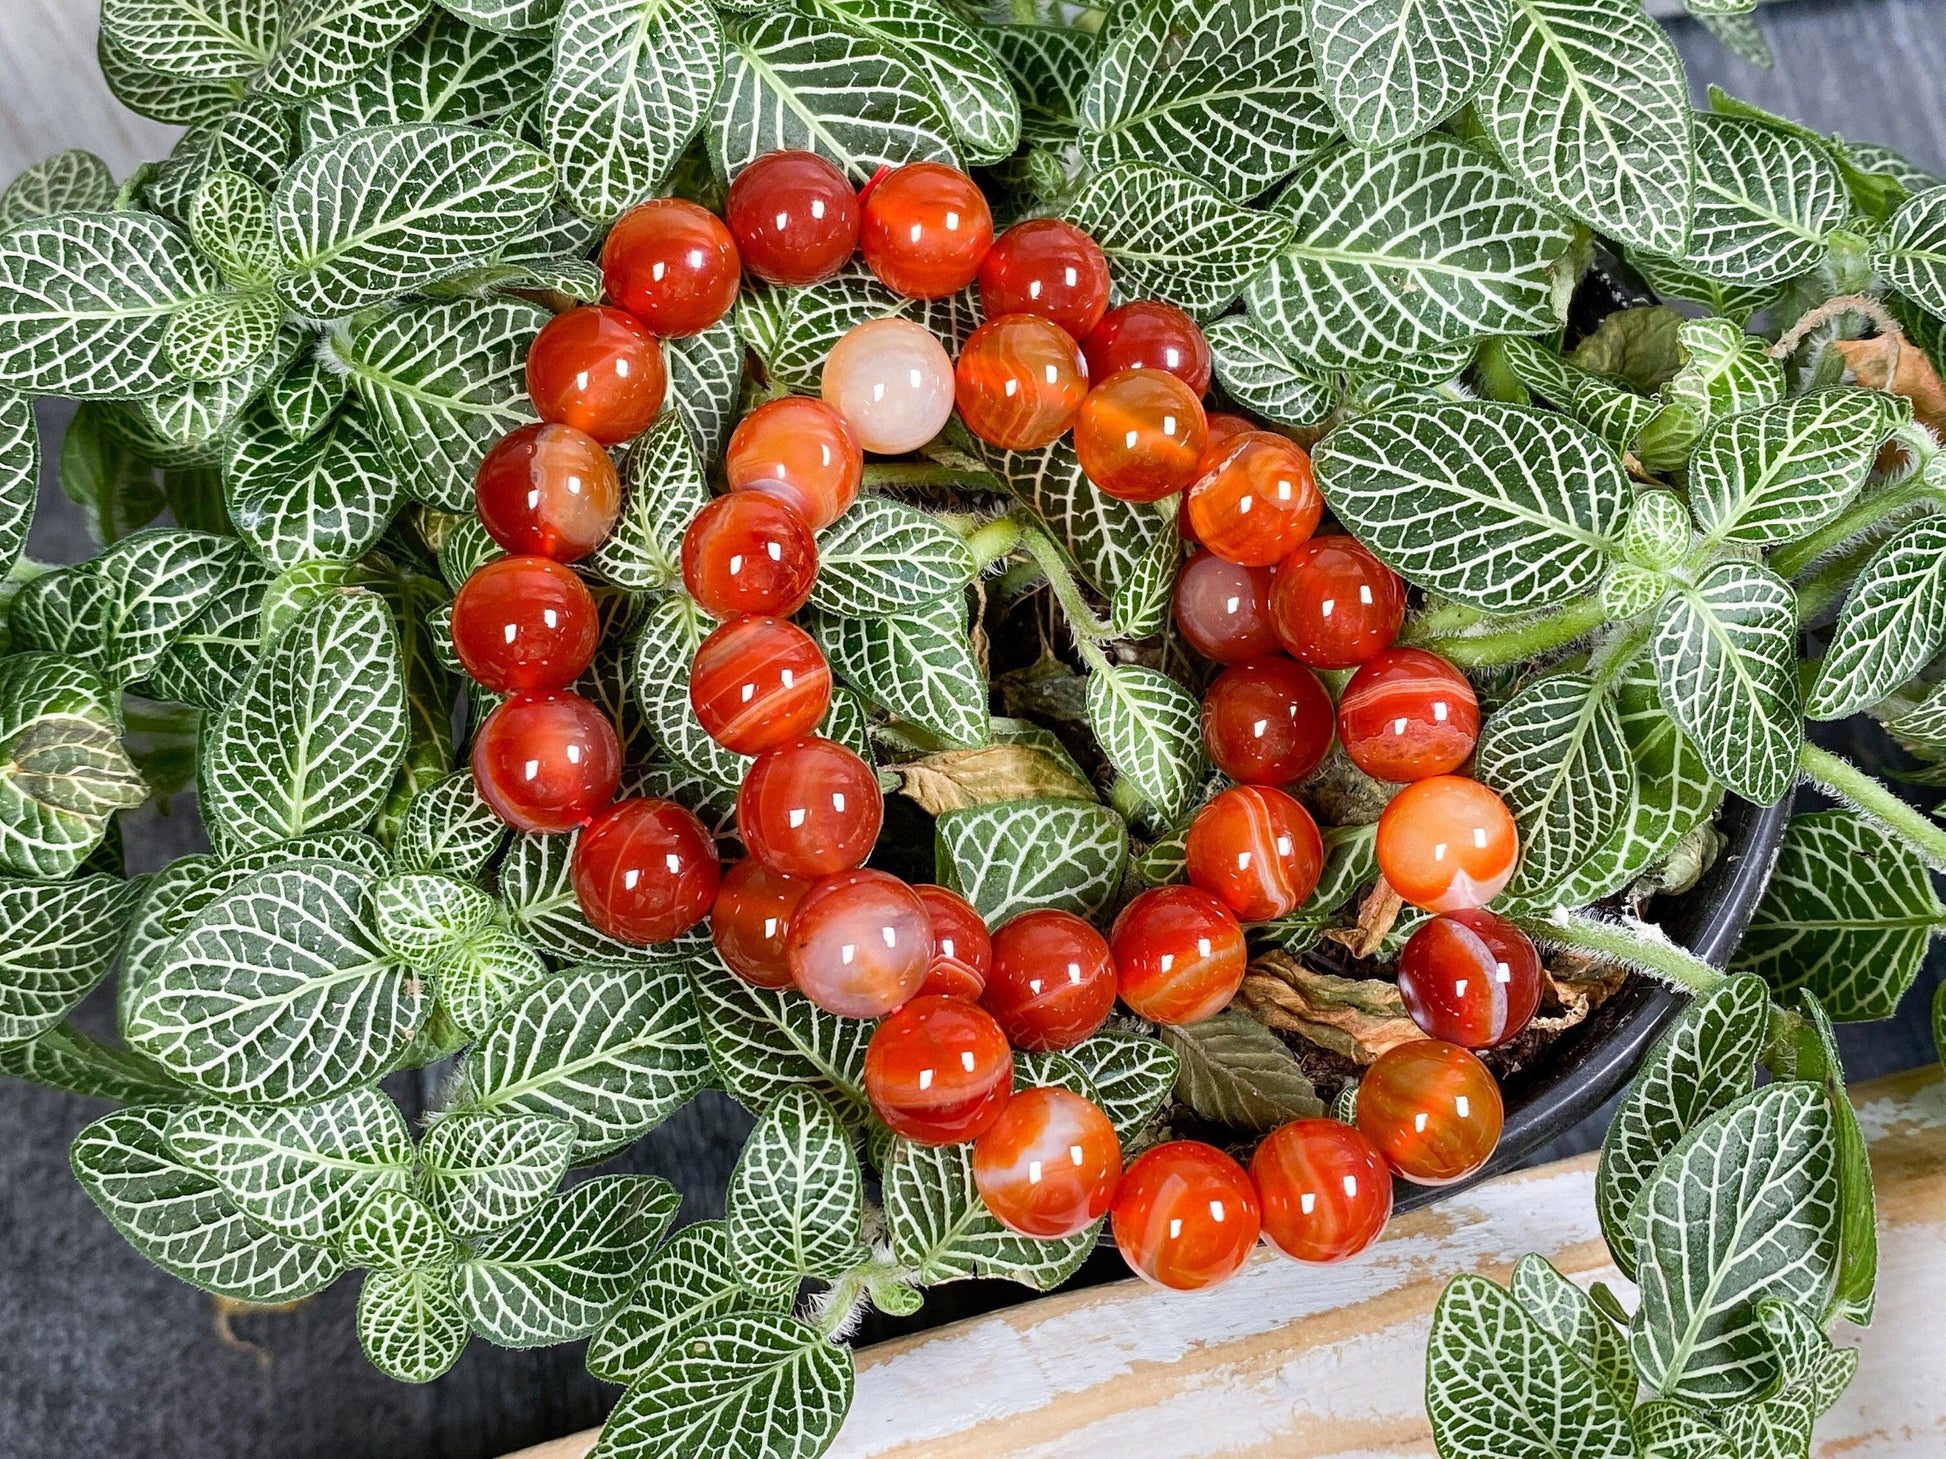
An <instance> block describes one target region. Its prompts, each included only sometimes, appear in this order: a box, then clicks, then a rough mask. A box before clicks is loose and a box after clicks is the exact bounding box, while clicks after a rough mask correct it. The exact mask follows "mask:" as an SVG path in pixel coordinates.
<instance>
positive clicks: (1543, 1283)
mask: <svg viewBox="0 0 1946 1459" xmlns="http://www.w3.org/2000/svg"><path fill="white" fill-rule="evenodd" d="M1507 1286H1508V1290H1509V1291H1511V1292H1512V1293H1513V1297H1514V1301H1516V1302H1518V1303H1519V1304H1520V1305H1521V1306H1522V1307H1523V1308H1525V1309H1526V1311H1527V1315H1528V1316H1530V1317H1532V1318H1533V1319H1534V1320H1535V1321H1536V1322H1538V1323H1539V1324H1540V1325H1541V1326H1542V1327H1543V1328H1545V1329H1546V1330H1547V1331H1548V1333H1549V1334H1550V1335H1551V1336H1552V1337H1553V1338H1554V1339H1555V1340H1556V1341H1558V1342H1560V1343H1562V1344H1563V1345H1565V1346H1566V1347H1567V1349H1568V1351H1569V1352H1571V1353H1573V1354H1574V1356H1575V1357H1577V1358H1579V1359H1580V1360H1581V1361H1582V1363H1584V1364H1585V1365H1586V1366H1587V1367H1588V1368H1590V1369H1591V1370H1593V1372H1594V1374H1595V1376H1596V1377H1597V1378H1599V1379H1601V1380H1602V1382H1603V1383H1604V1384H1605V1385H1606V1386H1607V1388H1608V1390H1609V1392H1610V1393H1612V1394H1613V1395H1614V1396H1615V1398H1617V1399H1618V1400H1620V1401H1621V1402H1622V1403H1623V1404H1624V1405H1629V1404H1633V1403H1634V1401H1635V1390H1636V1387H1637V1384H1636V1378H1635V1367H1634V1365H1633V1364H1632V1363H1630V1361H1629V1356H1628V1342H1627V1340H1626V1339H1625V1338H1624V1337H1623V1336H1622V1334H1621V1332H1620V1331H1619V1330H1618V1329H1617V1328H1616V1326H1615V1324H1614V1323H1613V1322H1611V1321H1609V1320H1608V1318H1607V1316H1606V1315H1605V1314H1603V1313H1602V1312H1601V1311H1600V1310H1599V1309H1598V1308H1597V1307H1596V1306H1595V1304H1594V1303H1593V1301H1592V1300H1590V1298H1589V1296H1588V1294H1587V1293H1586V1292H1584V1291H1582V1290H1581V1288H1579V1287H1577V1286H1576V1285H1575V1284H1574V1283H1573V1282H1571V1281H1569V1280H1568V1279H1567V1278H1566V1277H1564V1276H1562V1275H1561V1274H1560V1273H1559V1272H1558V1271H1556V1270H1555V1269H1554V1268H1553V1266H1551V1265H1550V1264H1549V1263H1548V1261H1547V1258H1545V1257H1543V1256H1537V1255H1534V1254H1533V1253H1531V1252H1530V1253H1529V1254H1528V1255H1526V1256H1523V1257H1522V1258H1521V1259H1520V1260H1519V1261H1518V1262H1516V1263H1515V1264H1514V1274H1513V1279H1512V1280H1511V1281H1510V1282H1509V1283H1508V1284H1507Z"/></svg>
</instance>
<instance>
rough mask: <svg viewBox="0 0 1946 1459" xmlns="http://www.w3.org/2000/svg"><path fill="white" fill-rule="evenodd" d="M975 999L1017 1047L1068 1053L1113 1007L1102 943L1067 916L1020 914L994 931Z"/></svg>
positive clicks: (1110, 964) (1110, 962) (1046, 910)
mask: <svg viewBox="0 0 1946 1459" xmlns="http://www.w3.org/2000/svg"><path fill="white" fill-rule="evenodd" d="M980 1002H981V1003H982V1004H983V1005H985V1007H986V1010H987V1012H989V1013H991V1014H992V1015H993V1016H994V1017H995V1018H996V1019H998V1020H999V1021H1000V1027H1001V1028H1002V1029H1004V1030H1005V1031H1006V1035H1007V1040H1008V1042H1009V1043H1011V1044H1012V1045H1013V1046H1014V1047H1015V1048H1017V1049H1031V1050H1044V1049H1071V1048H1073V1047H1074V1046H1075V1045H1076V1044H1078V1043H1080V1042H1081V1041H1082V1040H1083V1039H1085V1038H1086V1037H1088V1035H1089V1034H1091V1033H1093V1032H1094V1031H1095V1030H1096V1029H1098V1028H1100V1027H1101V1026H1102V1023H1103V1022H1104V1021H1105V1020H1106V1019H1107V1017H1108V1012H1109V1010H1110V1009H1111V1008H1113V1007H1114V1006H1115V963H1114V959H1113V958H1112V957H1111V956H1110V955H1109V951H1108V943H1107V940H1106V939H1105V938H1103V937H1102V935H1101V934H1100V933H1099V932H1097V931H1095V929H1094V928H1093V927H1091V926H1090V925H1089V924H1088V923H1086V922H1084V921H1082V920H1081V919H1080V918H1079V917H1077V916H1075V915H1074V913H1072V912H1063V911H1059V910H1057V909H1055V908H1052V907H1043V908H1041V909H1039V910H1037V911H1033V912H1023V913H1021V915H1020V916H1018V917H1015V918H1013V919H1011V920H1010V921H1008V922H1006V923H1003V924H1002V925H1001V927H1000V929H999V931H997V932H995V933H994V934H993V970H992V971H991V972H990V973H988V974H987V983H986V988H985V990H984V991H982V992H981V994H980Z"/></svg>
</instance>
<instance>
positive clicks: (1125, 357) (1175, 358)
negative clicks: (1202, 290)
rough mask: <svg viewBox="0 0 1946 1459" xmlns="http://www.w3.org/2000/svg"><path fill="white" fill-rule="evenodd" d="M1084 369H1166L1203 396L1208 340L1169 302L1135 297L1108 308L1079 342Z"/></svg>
mask: <svg viewBox="0 0 1946 1459" xmlns="http://www.w3.org/2000/svg"><path fill="white" fill-rule="evenodd" d="M1081 349H1082V352H1083V353H1084V354H1086V355H1087V357H1088V370H1089V372H1090V373H1091V374H1092V375H1093V376H1094V378H1095V379H1097V380H1106V379H1107V378H1108V377H1109V376H1110V375H1112V374H1114V373H1115V372H1116V371H1117V370H1167V371H1168V372H1169V373H1170V374H1171V375H1174V376H1175V377H1176V378H1177V379H1179V380H1181V381H1182V382H1183V384H1185V385H1187V386H1188V387H1189V388H1190V389H1191V390H1193V391H1194V392H1195V393H1196V398H1197V399H1198V400H1201V399H1202V398H1203V396H1204V395H1205V394H1206V393H1208V391H1209V382H1210V353H1209V341H1208V340H1206V339H1204V338H1203V331H1202V330H1201V329H1200V328H1198V327H1197V324H1196V321H1195V320H1193V319H1191V318H1190V317H1189V316H1188V315H1187V314H1185V313H1183V312H1182V310H1180V309H1178V308H1177V307H1176V306H1175V305H1173V304H1164V303H1162V302H1161V301H1160V300H1157V299H1133V300H1131V301H1129V302H1128V303H1126V304H1123V305H1120V306H1119V307H1117V308H1114V309H1110V310H1109V311H1108V312H1107V313H1106V314H1104V315H1103V316H1102V317H1101V322H1100V323H1099V324H1097V325H1096V326H1095V327H1094V328H1093V329H1092V330H1090V331H1089V332H1088V337H1087V338H1086V339H1084V340H1082V342H1081Z"/></svg>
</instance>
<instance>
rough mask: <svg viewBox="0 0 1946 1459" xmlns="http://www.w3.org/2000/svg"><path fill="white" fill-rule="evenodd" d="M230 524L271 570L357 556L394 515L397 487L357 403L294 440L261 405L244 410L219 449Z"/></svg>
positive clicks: (361, 404)
mask: <svg viewBox="0 0 1946 1459" xmlns="http://www.w3.org/2000/svg"><path fill="white" fill-rule="evenodd" d="M226 450H227V453H228V454H227V457H226V459H225V461H224V469H223V488H224V493H225V496H226V497H227V499H228V502H229V507H230V520H231V521H232V522H234V523H235V524H236V529H237V532H238V534H239V535H240V536H241V537H242V538H243V539H244V541H246V542H248V543H249V544H250V547H251V549H252V550H253V551H254V552H256V554H257V555H258V556H259V557H261V558H262V559H263V560H264V561H265V562H267V563H269V564H270V565H271V566H272V567H292V566H294V565H296V564H298V563H303V562H310V561H314V560H317V559H324V560H326V561H333V562H349V561H351V560H353V559H354V558H358V557H362V556H363V555H364V554H365V553H366V552H368V551H370V550H371V548H372V547H373V546H374V545H376V543H377V542H378V539H379V538H380V537H381V536H383V535H384V532H385V529H386V527H387V526H389V525H390V524H391V521H392V518H393V516H394V514H396V513H397V511H398V508H399V502H400V499H401V497H402V495H403V487H402V483H401V482H400V480H399V477H398V474H397V472H396V471H395V470H394V469H393V465H392V462H391V461H390V459H389V458H388V457H387V454H386V452H385V451H384V450H383V449H381V447H380V445H379V442H378V438H377V427H376V422H375V421H374V420H373V419H372V414H371V411H370V409H369V407H367V406H366V405H365V404H364V402H362V401H358V400H354V401H352V402H350V403H349V404H348V405H346V406H345V407H344V408H343V409H341V410H340V411H339V412H338V413H337V414H336V415H335V416H333V417H332V418H331V421H330V423H329V424H328V425H326V426H325V427H324V428H323V429H322V430H319V431H317V432H314V433H313V434H311V435H309V436H307V437H305V438H303V439H301V440H300V439H298V438H297V437H294V436H292V435H291V434H290V433H289V432H287V431H286V430H285V429H284V428H283V426H282V425H281V424H279V422H278V420H277V418H276V416H275V414H274V413H273V412H272V411H271V410H270V408H269V407H268V406H258V407H257V408H256V409H255V410H253V411H251V412H250V414H249V415H248V416H246V417H245V418H244V419H243V421H242V422H241V423H240V424H239V425H238V426H237V428H236V430H235V431H234V432H232V434H231V436H230V439H229V442H228V444H227V447H226Z"/></svg>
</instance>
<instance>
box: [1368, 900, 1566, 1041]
mask: <svg viewBox="0 0 1946 1459" xmlns="http://www.w3.org/2000/svg"><path fill="white" fill-rule="evenodd" d="M1541 981H1542V973H1541V958H1540V953H1539V952H1538V951H1536V950H1535V947H1534V944H1533V942H1532V941H1531V940H1530V939H1529V938H1528V936H1527V934H1526V933H1524V932H1522V931H1521V930H1520V929H1519V928H1518V927H1516V926H1514V924H1513V923H1511V922H1509V921H1508V920H1507V919H1506V918H1504V917H1501V916H1497V915H1495V914H1494V913H1492V912H1489V911H1487V910H1486V909H1485V908H1484V907H1462V908H1460V909H1459V910H1458V911H1454V912H1445V913H1442V914H1441V915H1439V916H1437V917H1432V918H1428V919H1427V920H1426V921H1425V922H1423V923H1421V924H1420V926H1419V927H1418V929H1417V930H1416V931H1414V932H1413V934H1412V936H1410V937H1408V938H1407V939H1406V943H1405V946H1404V948H1402V949H1401V950H1400V952H1399V995H1400V997H1402V998H1403V999H1404V1000H1405V1011H1406V1014H1407V1015H1408V1016H1409V1017H1410V1018H1411V1019H1412V1021H1413V1022H1414V1023H1416V1024H1418V1025H1419V1027H1420V1028H1421V1029H1423V1030H1425V1032H1426V1034H1427V1035H1428V1036H1429V1037H1431V1038H1436V1039H1444V1040H1445V1041H1446V1042H1447V1043H1450V1044H1458V1045H1459V1046H1460V1047H1461V1048H1463V1049H1492V1048H1498V1047H1499V1046H1500V1045H1502V1044H1505V1043H1510V1042H1512V1041H1513V1040H1514V1039H1516V1038H1518V1037H1520V1035H1521V1034H1522V1033H1523V1032H1524V1031H1525V1030H1526V1028H1527V1025H1528V1024H1529V1023H1531V1022H1532V1021H1533V1018H1534V1013H1535V1010H1536V1009H1538V1008H1539V1007H1540V1003H1541Z"/></svg>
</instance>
